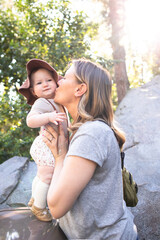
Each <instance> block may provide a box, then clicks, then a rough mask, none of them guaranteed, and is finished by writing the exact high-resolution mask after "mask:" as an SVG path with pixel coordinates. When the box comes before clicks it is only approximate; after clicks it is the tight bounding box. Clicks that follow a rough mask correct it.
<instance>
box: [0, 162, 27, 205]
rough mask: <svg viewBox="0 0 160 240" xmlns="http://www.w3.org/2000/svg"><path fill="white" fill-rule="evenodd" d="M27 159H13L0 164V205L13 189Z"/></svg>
mask: <svg viewBox="0 0 160 240" xmlns="http://www.w3.org/2000/svg"><path fill="white" fill-rule="evenodd" d="M27 161H28V159H27V158H24V157H13V158H10V159H9V160H8V161H5V162H4V163H2V164H0V179H1V181H0V203H3V202H4V201H5V200H6V199H7V198H8V196H9V195H10V193H11V192H12V191H13V190H14V189H15V187H16V186H17V184H18V181H19V179H20V176H21V171H22V170H23V168H24V167H25V164H26V163H27Z"/></svg>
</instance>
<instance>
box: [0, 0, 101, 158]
mask: <svg viewBox="0 0 160 240" xmlns="http://www.w3.org/2000/svg"><path fill="white" fill-rule="evenodd" d="M4 4H5V1H4ZM69 4H70V3H69V1H68V0H56V1H55V0H48V1H40V0H14V1H13V6H12V9H11V8H4V7H3V6H1V7H0V83H1V84H3V86H4V88H5V91H4V93H3V95H2V96H1V106H0V128H1V133H0V139H1V140H0V162H3V161H4V160H6V159H8V158H10V157H12V156H14V155H19V156H29V148H30V145H31V143H32V141H33V139H34V138H35V136H36V134H37V131H38V130H37V129H36V130H33V129H29V128H28V127H27V126H26V123H25V119H26V115H27V112H28V111H29V108H30V107H29V106H27V104H26V101H25V99H24V98H23V97H22V96H20V95H19V94H18V93H17V87H18V86H20V85H21V84H22V82H23V81H24V80H25V79H26V63H27V61H28V60H30V59H32V58H40V59H43V60H46V61H47V62H49V63H50V64H51V65H52V66H53V67H54V68H55V69H56V70H58V71H59V73H60V74H63V73H64V71H65V69H66V66H67V63H68V62H69V61H70V60H71V59H72V58H78V57H85V56H86V52H87V50H89V43H90V39H91V38H92V37H93V36H94V35H95V34H96V31H97V25H93V24H91V23H88V24H86V21H85V20H86V16H85V15H84V13H83V12H73V11H71V9H70V5H69ZM87 57H88V56H87ZM1 86H2V85H1Z"/></svg>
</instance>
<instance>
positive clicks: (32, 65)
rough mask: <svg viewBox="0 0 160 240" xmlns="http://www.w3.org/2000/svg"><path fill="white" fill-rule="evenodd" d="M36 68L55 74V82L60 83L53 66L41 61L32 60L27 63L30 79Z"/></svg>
mask: <svg viewBox="0 0 160 240" xmlns="http://www.w3.org/2000/svg"><path fill="white" fill-rule="evenodd" d="M36 68H45V69H47V70H49V71H51V72H53V75H54V80H55V81H56V82H57V81H58V74H57V72H56V70H55V69H54V68H53V67H52V66H51V65H49V64H48V63H47V62H45V61H43V60H40V59H31V60H30V61H29V62H28V63H27V65H26V69H27V74H28V77H30V74H31V72H32V71H33V70H34V69H36Z"/></svg>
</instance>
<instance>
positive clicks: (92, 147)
mask: <svg viewBox="0 0 160 240" xmlns="http://www.w3.org/2000/svg"><path fill="white" fill-rule="evenodd" d="M91 131H92V133H91V134H90V133H89V132H91ZM100 131H101V129H92V128H91V129H90V130H89V132H88V131H87V130H86V132H83V133H81V134H77V135H76V136H75V137H73V140H72V141H71V144H70V147H69V150H68V153H67V156H79V157H83V158H86V159H88V160H91V161H93V162H96V163H97V164H98V165H99V166H100V167H102V165H103V163H104V160H105V159H106V158H107V154H108V150H107V142H106V141H107V139H106V136H105V134H101V137H99V135H100ZM93 133H94V134H93ZM103 135H104V137H103Z"/></svg>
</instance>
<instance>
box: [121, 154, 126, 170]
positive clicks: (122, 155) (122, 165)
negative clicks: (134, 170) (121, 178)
mask: <svg viewBox="0 0 160 240" xmlns="http://www.w3.org/2000/svg"><path fill="white" fill-rule="evenodd" d="M124 157H125V153H124V152H121V168H122V169H123V168H124Z"/></svg>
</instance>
